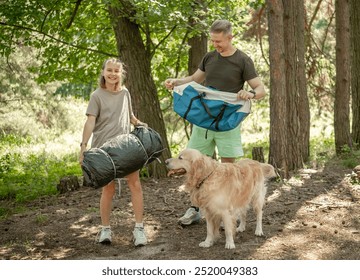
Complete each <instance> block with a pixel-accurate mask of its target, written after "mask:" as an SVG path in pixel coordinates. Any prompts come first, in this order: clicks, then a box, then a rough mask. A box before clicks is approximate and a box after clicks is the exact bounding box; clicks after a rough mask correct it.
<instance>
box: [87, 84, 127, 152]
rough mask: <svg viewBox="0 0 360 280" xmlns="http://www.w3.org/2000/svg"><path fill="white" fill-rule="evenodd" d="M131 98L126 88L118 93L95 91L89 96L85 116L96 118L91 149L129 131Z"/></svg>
mask: <svg viewBox="0 0 360 280" xmlns="http://www.w3.org/2000/svg"><path fill="white" fill-rule="evenodd" d="M132 114H133V112H132V107H131V97H130V93H129V91H128V90H127V89H126V88H123V89H122V90H121V91H119V92H110V91H107V90H105V89H102V88H98V89H96V90H95V91H94V92H93V93H92V94H91V96H90V101H89V104H88V107H87V110H86V115H93V116H95V117H96V122H95V128H94V131H93V137H92V141H91V147H92V148H94V147H100V146H101V145H103V144H104V143H105V142H106V141H107V140H110V139H112V138H114V137H116V136H118V135H119V134H128V133H130V130H131V124H130V119H131V116H132Z"/></svg>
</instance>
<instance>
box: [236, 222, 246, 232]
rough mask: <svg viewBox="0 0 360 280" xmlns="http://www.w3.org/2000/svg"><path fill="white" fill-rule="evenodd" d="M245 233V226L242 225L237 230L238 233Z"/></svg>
mask: <svg viewBox="0 0 360 280" xmlns="http://www.w3.org/2000/svg"><path fill="white" fill-rule="evenodd" d="M244 231H245V225H242V224H240V225H239V226H238V227H237V228H236V232H244Z"/></svg>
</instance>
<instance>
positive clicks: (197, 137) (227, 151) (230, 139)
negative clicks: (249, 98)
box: [187, 125, 244, 158]
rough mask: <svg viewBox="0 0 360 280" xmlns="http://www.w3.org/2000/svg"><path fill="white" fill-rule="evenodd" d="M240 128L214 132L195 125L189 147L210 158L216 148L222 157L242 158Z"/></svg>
mask: <svg viewBox="0 0 360 280" xmlns="http://www.w3.org/2000/svg"><path fill="white" fill-rule="evenodd" d="M240 126H241V125H239V126H238V127H236V128H234V129H232V130H228V131H212V130H207V129H205V128H202V127H198V126H196V125H194V126H193V130H192V133H191V137H190V140H189V143H188V145H187V147H188V148H191V149H196V150H198V151H200V152H201V153H202V154H205V155H208V156H213V154H214V151H215V147H216V148H217V151H218V155H219V156H220V157H224V158H237V157H241V156H243V155H244V151H243V149H242V145H241V135H240ZM206 133H207V136H206Z"/></svg>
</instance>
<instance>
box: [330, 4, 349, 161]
mask: <svg viewBox="0 0 360 280" xmlns="http://www.w3.org/2000/svg"><path fill="white" fill-rule="evenodd" d="M348 2H349V1H348V0H336V1H335V13H336V15H335V17H336V86H335V104H334V133H335V148H336V153H337V154H340V153H341V152H342V149H343V147H345V146H348V147H352V141H351V134H350V20H349V16H350V14H349V3H348Z"/></svg>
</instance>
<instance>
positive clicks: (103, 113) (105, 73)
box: [79, 58, 147, 246]
mask: <svg viewBox="0 0 360 280" xmlns="http://www.w3.org/2000/svg"><path fill="white" fill-rule="evenodd" d="M123 74H124V69H123V64H122V63H121V61H120V60H118V59H115V58H109V59H107V60H105V62H104V63H103V66H102V71H101V75H100V81H99V87H98V88H97V89H96V90H95V91H94V92H93V93H92V94H91V97H90V101H89V104H88V107H87V110H86V116H87V120H86V122H85V125H84V129H83V135H82V141H81V143H80V147H81V150H80V158H79V161H80V164H81V163H82V161H83V158H84V156H83V153H84V151H85V150H86V147H87V144H88V141H89V139H90V137H91V135H92V141H91V147H92V148H93V147H100V146H101V145H103V144H104V143H105V142H106V141H107V140H109V139H111V138H113V137H116V136H117V135H119V134H127V133H130V131H131V124H133V125H134V126H138V125H145V126H147V125H146V124H145V123H142V122H140V121H139V120H138V119H137V118H136V117H135V116H134V114H133V112H132V107H131V98H130V93H129V91H128V90H127V89H126V87H125V86H124V85H123V84H122V78H123ZM126 178H127V181H128V186H129V188H130V191H131V201H132V205H133V210H134V214H135V228H134V231H133V235H134V244H135V246H140V245H145V244H146V243H147V238H146V235H145V231H144V225H143V211H144V205H143V193H142V188H141V183H140V178H139V170H137V171H135V172H133V173H131V174H129V175H128V176H126ZM114 194H115V181H112V182H110V183H109V184H108V185H106V186H104V187H103V188H102V194H101V199H100V216H101V223H102V228H101V231H100V235H99V240H98V241H99V242H100V243H111V234H112V232H111V229H110V214H111V209H112V199H113V196H114Z"/></svg>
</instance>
